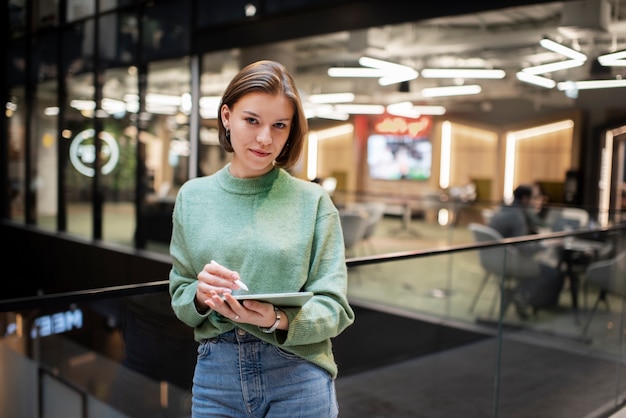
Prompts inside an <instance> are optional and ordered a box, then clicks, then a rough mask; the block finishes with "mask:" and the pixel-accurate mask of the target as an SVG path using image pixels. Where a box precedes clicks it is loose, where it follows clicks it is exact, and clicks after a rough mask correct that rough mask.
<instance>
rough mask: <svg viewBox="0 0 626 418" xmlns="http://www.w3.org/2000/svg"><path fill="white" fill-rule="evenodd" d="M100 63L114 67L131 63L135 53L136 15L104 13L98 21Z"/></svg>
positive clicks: (136, 35) (137, 30) (136, 38)
mask: <svg viewBox="0 0 626 418" xmlns="http://www.w3.org/2000/svg"><path fill="white" fill-rule="evenodd" d="M99 29H100V51H99V52H100V64H101V65H102V66H103V67H104V68H107V67H114V66H119V65H120V64H129V63H132V62H133V61H134V60H135V58H136V55H137V42H138V37H139V29H138V27H137V17H136V15H134V14H128V13H122V14H117V13H112V14H108V15H104V16H102V18H101V21H100V26H99Z"/></svg>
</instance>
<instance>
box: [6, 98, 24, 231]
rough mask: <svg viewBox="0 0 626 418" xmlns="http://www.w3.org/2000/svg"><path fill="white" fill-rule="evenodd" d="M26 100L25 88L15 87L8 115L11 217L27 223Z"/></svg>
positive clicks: (8, 104)
mask: <svg viewBox="0 0 626 418" xmlns="http://www.w3.org/2000/svg"><path fill="white" fill-rule="evenodd" d="M25 110H26V107H25V99H24V88H23V87H15V88H13V89H11V91H10V99H9V102H8V103H7V109H6V114H7V116H8V122H7V123H8V125H9V126H8V130H9V137H8V140H9V144H8V148H9V149H8V159H9V188H10V192H9V193H10V194H9V196H10V199H11V206H10V211H9V217H10V218H11V219H13V220H15V221H21V222H24V221H25V214H24V199H25V195H24V193H25V191H26V186H25V183H26V172H25V145H26V144H25V141H26V136H25V130H26V121H25V117H26V114H25Z"/></svg>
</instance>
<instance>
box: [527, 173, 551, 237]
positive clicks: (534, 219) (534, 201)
mask: <svg viewBox="0 0 626 418" xmlns="http://www.w3.org/2000/svg"><path fill="white" fill-rule="evenodd" d="M530 188H531V196H530V204H529V205H528V207H527V208H526V216H527V219H528V221H529V224H528V228H529V229H530V232H531V233H533V234H537V233H539V232H540V231H541V230H542V229H546V228H549V227H550V224H549V223H548V222H547V221H546V218H545V216H546V206H545V205H546V203H547V202H548V196H547V195H546V194H545V193H544V191H543V188H542V187H541V184H540V183H539V182H537V181H536V182H534V183H533V184H532V185H531V186H530Z"/></svg>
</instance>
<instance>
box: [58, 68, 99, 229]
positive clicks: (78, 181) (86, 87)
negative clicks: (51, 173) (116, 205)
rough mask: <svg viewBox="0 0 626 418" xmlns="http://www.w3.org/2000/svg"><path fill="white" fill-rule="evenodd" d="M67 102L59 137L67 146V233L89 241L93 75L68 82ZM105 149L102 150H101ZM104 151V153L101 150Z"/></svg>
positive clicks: (68, 80) (93, 152) (73, 78)
mask: <svg viewBox="0 0 626 418" xmlns="http://www.w3.org/2000/svg"><path fill="white" fill-rule="evenodd" d="M67 89H68V102H67V106H66V115H65V127H64V128H63V131H62V136H63V138H64V140H65V141H66V143H67V144H69V145H68V146H67V147H66V148H67V149H68V159H69V161H68V164H66V165H65V174H64V175H65V199H66V202H67V232H70V233H72V234H76V235H81V236H84V237H88V238H91V236H92V229H93V228H92V226H93V216H92V194H93V193H92V188H93V186H92V183H93V180H92V178H93V171H94V168H93V165H94V162H95V142H94V131H93V120H92V119H93V115H94V110H95V102H94V101H93V100H94V98H93V76H92V74H91V73H88V74H82V75H78V76H75V77H70V78H68V79H67ZM103 148H104V147H103ZM103 152H106V151H104V149H103Z"/></svg>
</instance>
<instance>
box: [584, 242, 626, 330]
mask: <svg viewBox="0 0 626 418" xmlns="http://www.w3.org/2000/svg"><path fill="white" fill-rule="evenodd" d="M585 278H586V280H587V285H589V284H591V285H594V286H596V287H597V288H598V289H599V292H598V297H597V299H596V301H595V302H594V304H593V307H592V308H591V312H590V313H589V317H588V318H587V322H586V323H585V326H584V327H583V335H586V334H587V329H588V328H589V325H590V324H591V320H592V319H593V316H594V314H595V313H596V310H597V309H598V305H599V304H600V301H602V302H604V304H605V305H606V309H607V311H608V310H609V301H608V299H607V296H608V295H609V294H613V295H616V296H619V297H621V299H622V303H624V301H625V298H626V250H623V251H622V252H620V253H619V254H618V255H616V256H615V257H613V258H611V259H608V260H601V261H596V262H593V263H591V264H589V266H588V267H587V270H586V272H585Z"/></svg>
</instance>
